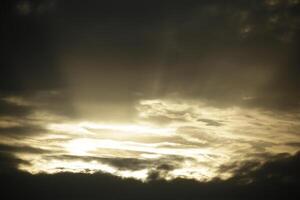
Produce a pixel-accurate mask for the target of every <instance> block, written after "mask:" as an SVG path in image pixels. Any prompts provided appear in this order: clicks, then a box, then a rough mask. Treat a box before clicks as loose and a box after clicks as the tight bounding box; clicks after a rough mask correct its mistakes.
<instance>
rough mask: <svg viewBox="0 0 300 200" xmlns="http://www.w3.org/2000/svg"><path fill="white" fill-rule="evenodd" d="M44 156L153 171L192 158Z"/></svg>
mask: <svg viewBox="0 0 300 200" xmlns="http://www.w3.org/2000/svg"><path fill="white" fill-rule="evenodd" d="M0 151H1V146H0ZM46 158H48V159H51V158H57V159H63V160H68V161H73V160H82V161H85V162H91V161H98V162H100V163H103V164H107V165H110V166H112V167H115V168H117V169H118V170H129V171H136V170H142V169H153V170H155V171H163V172H168V171H172V170H174V169H176V168H180V167H181V163H182V162H184V161H186V160H193V158H189V157H182V156H173V155H170V156H161V157H160V158H158V159H140V158H118V157H96V156H72V155H59V156H47V157H46Z"/></svg>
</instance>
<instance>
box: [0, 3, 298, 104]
mask: <svg viewBox="0 0 300 200" xmlns="http://www.w3.org/2000/svg"><path fill="white" fill-rule="evenodd" d="M279 2H280V3H276V4H274V5H273V4H272V3H270V2H268V1H251V2H250V1H226V2H225V1H224V2H223V1H201V2H199V1H188V2H184V3H183V2H182V1H151V2H147V3H144V2H143V3H142V2H139V1H126V2H121V1H116V2H97V1H86V2H85V3H82V2H81V1H73V2H72V4H69V3H68V2H67V1H59V2H57V1H40V2H38V1H9V3H8V2H6V1H4V3H2V4H4V5H5V6H4V7H3V9H5V12H4V17H2V22H3V28H2V31H1V34H2V40H3V44H4V45H2V52H3V53H2V55H5V56H3V59H2V61H1V62H2V66H4V67H2V68H1V89H2V90H16V89H18V90H35V89H53V88H55V89H62V88H66V87H67V88H71V90H74V88H75V90H76V89H78V90H79V88H81V90H83V91H86V92H83V93H82V94H81V98H82V99H84V98H88V99H90V101H93V99H94V101H98V100H105V98H107V99H109V101H112V100H114V101H116V100H117V99H121V101H124V102H125V101H133V100H135V99H136V98H137V97H136V96H135V94H142V97H144V98H148V97H149V98H157V97H163V96H168V95H170V94H174V93H177V94H178V95H179V97H189V98H203V99H208V100H209V101H210V102H215V104H216V105H223V104H224V105H230V106H231V105H234V104H238V105H251V106H262V107H275V108H282V109H286V108H294V107H298V106H299V96H298V95H297V91H298V90H299V81H298V78H297V75H296V74H298V73H299V67H298V66H299V59H298V56H297V52H298V46H299V45H298V44H299V39H298V35H299V25H300V22H299V21H300V16H299V14H298V13H299V12H298V11H299V3H297V2H290V1H279ZM20 5H23V7H24V5H26V6H25V7H30V8H31V10H32V11H30V12H28V13H26V15H25V13H24V14H23V15H17V13H16V12H15V9H21V8H20ZM42 6H44V7H47V6H48V7H49V8H48V11H47V13H40V14H36V13H35V12H34V10H35V9H37V8H38V7H42ZM23 11H24V10H23ZM24 12H25V11H24ZM186 77H189V78H188V79H187V78H186ZM86 82H88V83H86ZM79 85H81V87H79ZM95 85H97V87H96V88H94V89H93V87H94V86H95ZM107 85H109V86H110V87H109V88H108V87H106V86H107ZM109 90H113V91H114V92H113V93H112V92H109ZM96 93H98V94H99V93H100V94H102V93H106V95H105V97H103V95H96ZM118 94H119V95H118ZM75 95H76V94H75ZM76 97H77V95H76Z"/></svg>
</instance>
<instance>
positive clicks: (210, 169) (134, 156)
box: [0, 99, 300, 181]
mask: <svg viewBox="0 0 300 200" xmlns="http://www.w3.org/2000/svg"><path fill="white" fill-rule="evenodd" d="M136 109H137V111H138V113H137V117H136V119H135V120H134V121H135V123H105V122H101V121H100V122H91V121H79V122H74V121H68V120H66V119H65V120H61V122H58V120H56V121H55V123H54V122H53V120H49V116H47V115H36V117H38V116H42V119H43V120H45V121H44V124H43V126H44V127H45V128H46V130H47V131H48V133H47V134H36V135H33V136H30V137H28V138H26V137H25V138H24V139H23V140H22V141H20V140H12V139H10V140H7V139H5V138H2V143H3V144H10V143H13V144H14V145H19V146H30V147H32V148H38V149H42V150H43V151H46V152H44V153H41V154H39V153H35V152H32V153H31V152H27V153H18V154H16V156H17V157H19V158H21V159H24V160H27V161H28V162H30V164H27V165H25V164H22V165H20V166H19V168H20V169H22V170H25V171H29V172H31V173H40V172H46V173H58V172H63V171H68V172H84V173H94V172H97V171H102V172H105V173H111V174H114V175H117V176H121V177H133V178H136V179H140V180H146V179H147V176H148V173H149V172H150V171H153V170H154V171H155V170H157V169H160V167H161V166H170V167H166V169H160V170H161V171H160V174H161V176H163V177H164V178H165V179H173V178H176V177H184V178H193V179H198V180H202V181H205V180H210V179H212V178H214V177H219V178H229V177H230V176H231V174H230V173H228V172H224V173H221V172H220V171H219V170H218V169H219V168H220V166H222V165H227V164H231V163H233V162H241V161H245V160H248V159H249V160H251V159H256V160H262V161H263V160H264V158H263V157H260V156H259V155H261V154H260V153H265V152H267V153H269V154H276V153H284V152H287V153H294V152H296V151H297V148H296V147H293V146H289V145H286V144H288V143H289V142H293V141H299V135H298V134H295V131H294V130H296V129H297V127H299V126H300V122H299V121H297V120H295V116H290V115H274V114H273V113H268V112H263V111H260V110H254V109H252V110H249V109H245V108H240V107H231V108H216V107H211V106H206V105H205V104H204V103H203V102H195V101H184V102H174V101H170V100H159V99H157V100H143V101H141V102H140V104H138V105H137V107H136ZM50 116H51V119H53V118H55V116H53V115H50ZM58 119H60V118H58ZM161 120H164V123H160V121H161ZM42 122H43V121H42V120H40V121H39V123H40V124H41V123H42ZM1 124H2V126H8V127H11V126H12V127H17V126H19V123H17V124H15V123H11V122H10V120H8V119H5V120H4V119H3V120H0V125H1ZM270 130H272V132H271V133H270ZM282 132H284V133H285V134H281V133H282ZM260 144H261V148H257V145H260ZM255 145H256V146H255Z"/></svg>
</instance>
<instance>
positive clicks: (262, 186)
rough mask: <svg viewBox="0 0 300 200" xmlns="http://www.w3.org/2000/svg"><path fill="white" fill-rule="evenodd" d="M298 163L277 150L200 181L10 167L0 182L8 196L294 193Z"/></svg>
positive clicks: (248, 196) (263, 196) (254, 195)
mask: <svg viewBox="0 0 300 200" xmlns="http://www.w3.org/2000/svg"><path fill="white" fill-rule="evenodd" d="M8 160H9V162H8ZM5 162H6V163H15V162H13V159H12V158H9V159H7V157H6V158H4V157H3V156H2V157H1V163H2V164H3V163H5ZM299 164H300V160H299V153H298V154H296V155H294V156H284V157H282V156H279V158H276V159H274V160H272V161H270V162H267V163H265V164H263V165H259V166H257V165H256V164H250V165H249V164H247V165H244V168H243V170H242V171H239V170H237V171H236V175H235V176H234V177H233V178H231V179H229V180H226V181H222V180H213V181H211V182H205V183H201V182H196V181H193V180H184V179H176V180H172V181H164V180H160V179H159V180H157V179H154V180H152V181H150V182H146V183H142V182H139V181H137V180H133V179H121V178H117V177H115V176H111V175H107V174H101V173H96V174H93V175H91V174H80V173H59V174H54V175H47V174H38V175H30V174H27V173H20V172H18V173H16V172H12V171H10V172H7V173H1V183H5V184H2V186H1V187H2V194H3V195H9V197H10V199H19V198H20V197H22V198H28V199H41V198H42V199H53V198H55V199H70V198H71V199H99V198H105V199H158V198H159V199H202V198H203V199H236V200H238V199H249V200H250V199H266V198H268V199H286V198H289V199H298V197H299V190H298V186H299V185H298V184H299V170H298V169H299ZM2 166H3V165H2ZM6 166H9V165H6ZM10 166H11V167H13V166H14V164H12V165H10ZM153 177H154V175H153ZM244 180H251V181H244ZM15 183H18V187H16V184H15ZM29 183H30V184H29Z"/></svg>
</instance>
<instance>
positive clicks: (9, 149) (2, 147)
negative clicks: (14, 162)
mask: <svg viewBox="0 0 300 200" xmlns="http://www.w3.org/2000/svg"><path fill="white" fill-rule="evenodd" d="M0 152H4V153H32V154H43V153H48V152H49V151H47V150H44V149H39V148H34V147H30V146H16V145H6V144H0Z"/></svg>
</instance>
